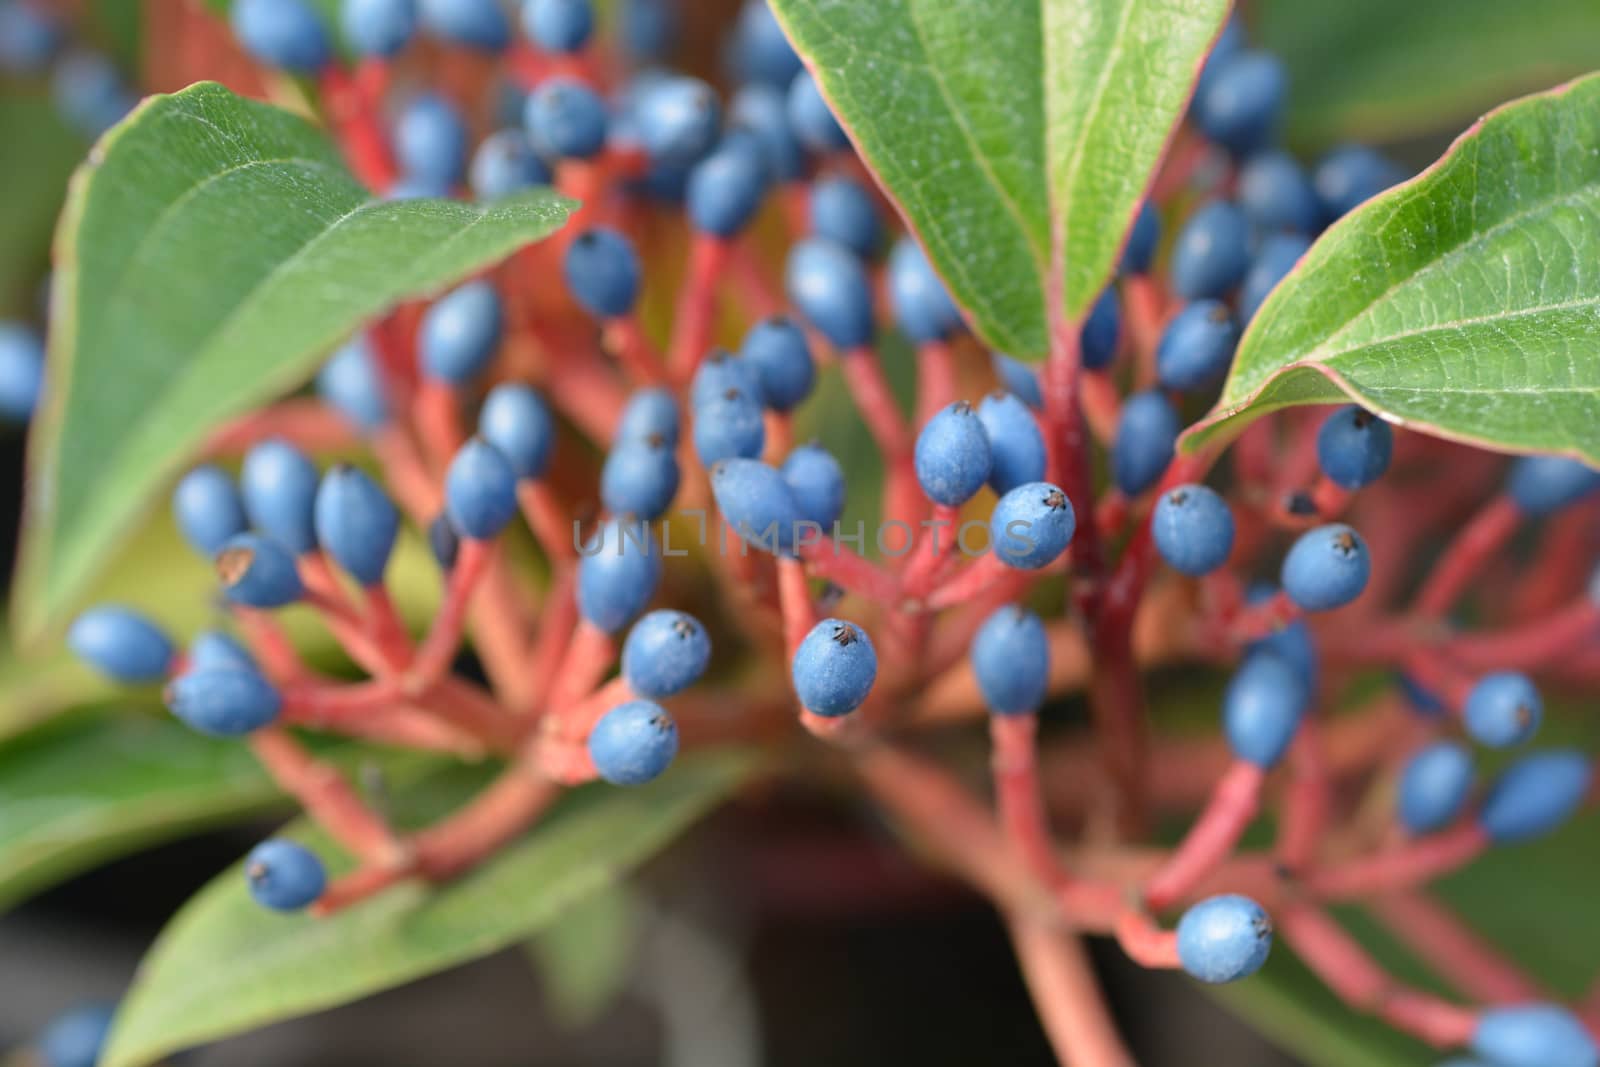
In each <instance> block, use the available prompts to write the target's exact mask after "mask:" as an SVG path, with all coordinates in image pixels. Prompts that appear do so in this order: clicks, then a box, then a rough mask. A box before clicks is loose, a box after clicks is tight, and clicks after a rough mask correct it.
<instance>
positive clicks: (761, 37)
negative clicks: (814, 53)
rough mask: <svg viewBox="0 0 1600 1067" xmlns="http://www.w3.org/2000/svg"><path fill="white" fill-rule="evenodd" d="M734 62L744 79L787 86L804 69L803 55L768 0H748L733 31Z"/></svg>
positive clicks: (740, 11) (740, 10) (781, 86)
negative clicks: (802, 67)
mask: <svg viewBox="0 0 1600 1067" xmlns="http://www.w3.org/2000/svg"><path fill="white" fill-rule="evenodd" d="M733 50H734V66H735V67H736V68H737V72H738V74H739V77H740V78H741V79H743V80H744V81H752V82H760V83H762V84H765V85H775V86H777V87H779V88H784V87H786V86H788V84H789V83H790V82H791V81H792V80H793V79H794V76H795V75H796V74H798V73H799V72H800V57H799V56H797V55H795V52H794V47H793V46H792V45H790V44H789V38H788V36H787V35H786V34H784V32H783V27H782V26H780V25H778V20H777V19H776V18H774V17H773V14H772V9H771V8H769V7H768V6H767V0H745V3H744V6H743V7H742V8H740V9H739V21H738V22H737V23H735V24H734V31H733Z"/></svg>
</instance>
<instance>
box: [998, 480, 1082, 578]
mask: <svg viewBox="0 0 1600 1067" xmlns="http://www.w3.org/2000/svg"><path fill="white" fill-rule="evenodd" d="M1076 529H1077V517H1076V516H1075V515H1074V514H1073V511H1072V502H1071V501H1070V500H1068V499H1067V494H1065V493H1063V492H1062V491H1061V490H1060V489H1057V488H1056V487H1055V486H1053V485H1051V484H1050V483H1049V482H1029V483H1028V484H1026V485H1019V486H1017V487H1016V488H1015V489H1013V490H1011V492H1009V493H1007V494H1006V495H1005V496H1003V497H1001V498H1000V501H999V503H997V504H995V506H994V513H993V514H992V515H990V516H989V539H990V541H991V542H992V544H993V547H994V554H995V555H996V556H997V557H998V558H999V559H1000V562H1002V563H1004V564H1005V565H1006V566H1008V567H1016V568H1017V569H1019V570H1027V571H1032V570H1038V569H1039V568H1040V567H1044V566H1047V565H1049V564H1050V563H1051V562H1053V561H1054V560H1055V558H1056V557H1057V556H1059V555H1061V553H1063V552H1065V551H1066V550H1067V544H1068V543H1069V542H1070V541H1071V540H1072V534H1073V531H1075V530H1076Z"/></svg>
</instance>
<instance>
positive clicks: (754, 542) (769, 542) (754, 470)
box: [711, 459, 803, 552]
mask: <svg viewBox="0 0 1600 1067" xmlns="http://www.w3.org/2000/svg"><path fill="white" fill-rule="evenodd" d="M711 492H712V494H713V495H714V496H715V497H716V499H717V510H719V511H721V512H722V516H723V518H724V519H725V520H726V521H727V523H728V525H729V526H731V527H733V531H734V533H736V534H737V535H738V536H739V537H740V538H741V539H742V540H743V541H744V542H745V543H746V544H749V545H751V546H753V547H757V548H763V549H766V550H768V551H773V550H776V551H783V552H787V551H789V550H790V549H792V548H793V547H794V539H795V524H796V523H798V522H799V521H800V520H801V519H802V517H803V516H802V513H801V510H800V501H799V500H798V499H797V498H796V496H795V494H794V491H793V490H792V489H790V488H789V483H788V482H787V481H786V480H785V479H784V477H783V475H782V474H781V473H779V472H778V471H777V470H775V469H774V468H772V467H769V466H767V465H766V464H765V463H762V462H761V461H760V460H755V459H726V460H723V461H722V462H721V463H718V464H716V465H715V466H714V467H712V468H711Z"/></svg>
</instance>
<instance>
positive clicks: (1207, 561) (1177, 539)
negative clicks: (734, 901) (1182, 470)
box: [1150, 485, 1233, 578]
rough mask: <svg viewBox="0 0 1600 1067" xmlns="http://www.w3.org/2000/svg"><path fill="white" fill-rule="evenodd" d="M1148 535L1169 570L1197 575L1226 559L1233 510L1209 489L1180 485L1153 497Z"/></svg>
mask: <svg viewBox="0 0 1600 1067" xmlns="http://www.w3.org/2000/svg"><path fill="white" fill-rule="evenodd" d="M1150 536H1151V538H1152V539H1153V540H1154V541H1155V544H1156V551H1158V552H1160V553H1161V558H1162V559H1164V560H1166V561H1167V563H1168V565H1169V566H1171V567H1172V569H1173V570H1175V571H1178V572H1180V573H1182V574H1187V575H1189V576H1191V577H1194V578H1198V577H1200V576H1201V575H1204V574H1210V573H1211V572H1212V571H1214V570H1216V569H1217V568H1218V567H1220V566H1222V565H1223V564H1224V563H1226V562H1228V553H1229V552H1231V551H1233V512H1231V511H1229V510H1228V504H1227V502H1226V501H1225V500H1223V499H1222V497H1220V496H1218V495H1217V494H1216V493H1215V492H1213V491H1212V490H1211V489H1208V488H1206V487H1205V486H1203V485H1180V486H1178V487H1177V488H1176V489H1173V490H1171V491H1169V492H1166V493H1163V494H1162V495H1161V499H1160V500H1158V501H1156V506H1155V511H1154V512H1153V513H1152V514H1151V516H1150Z"/></svg>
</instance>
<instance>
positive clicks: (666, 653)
mask: <svg viewBox="0 0 1600 1067" xmlns="http://www.w3.org/2000/svg"><path fill="white" fill-rule="evenodd" d="M710 662H711V638H709V637H707V636H706V628H705V627H704V626H701V625H700V620H699V619H696V618H695V617H694V616H693V615H687V614H685V613H683V612H681V611H652V612H650V613H649V614H648V615H646V616H644V617H643V618H642V619H640V620H639V621H638V622H636V623H634V624H633V629H631V630H629V631H628V639H627V640H626V641H624V642H623V643H622V676H623V677H624V678H626V679H627V680H628V687H629V688H631V689H632V690H633V691H634V692H635V693H638V694H639V695H640V696H642V697H648V698H649V699H651V700H665V699H666V698H667V697H670V696H672V695H674V694H676V693H681V692H683V691H684V690H685V689H687V688H689V687H690V686H691V685H693V684H694V683H695V682H697V681H699V680H700V676H701V675H702V674H704V673H705V672H706V664H708V663H710Z"/></svg>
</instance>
